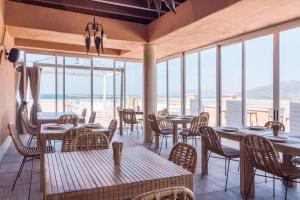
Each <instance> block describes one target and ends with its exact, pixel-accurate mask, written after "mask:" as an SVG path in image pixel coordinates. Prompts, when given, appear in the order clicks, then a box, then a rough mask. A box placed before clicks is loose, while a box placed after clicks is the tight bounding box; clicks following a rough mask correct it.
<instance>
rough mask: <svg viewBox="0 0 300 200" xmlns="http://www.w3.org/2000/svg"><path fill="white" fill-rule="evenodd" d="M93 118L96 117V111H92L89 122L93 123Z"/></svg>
mask: <svg viewBox="0 0 300 200" xmlns="http://www.w3.org/2000/svg"><path fill="white" fill-rule="evenodd" d="M95 119H96V112H95V111H92V113H91V115H90V118H89V123H95Z"/></svg>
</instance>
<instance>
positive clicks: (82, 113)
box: [81, 108, 86, 118]
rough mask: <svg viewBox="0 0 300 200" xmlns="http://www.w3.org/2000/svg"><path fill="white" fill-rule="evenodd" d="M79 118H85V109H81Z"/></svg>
mask: <svg viewBox="0 0 300 200" xmlns="http://www.w3.org/2000/svg"><path fill="white" fill-rule="evenodd" d="M81 117H83V118H85V117H86V108H84V109H82V112H81Z"/></svg>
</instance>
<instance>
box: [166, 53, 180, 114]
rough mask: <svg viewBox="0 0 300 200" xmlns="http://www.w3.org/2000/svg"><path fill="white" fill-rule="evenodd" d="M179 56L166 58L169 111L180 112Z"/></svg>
mask: <svg viewBox="0 0 300 200" xmlns="http://www.w3.org/2000/svg"><path fill="white" fill-rule="evenodd" d="M181 74H182V73H181V58H175V59H172V60H168V97H169V99H168V100H169V102H168V105H169V112H170V113H172V114H181V111H182V110H181V104H182V99H181V85H182V84H181Z"/></svg>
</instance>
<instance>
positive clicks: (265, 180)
mask: <svg viewBox="0 0 300 200" xmlns="http://www.w3.org/2000/svg"><path fill="white" fill-rule="evenodd" d="M265 182H268V181H267V172H265Z"/></svg>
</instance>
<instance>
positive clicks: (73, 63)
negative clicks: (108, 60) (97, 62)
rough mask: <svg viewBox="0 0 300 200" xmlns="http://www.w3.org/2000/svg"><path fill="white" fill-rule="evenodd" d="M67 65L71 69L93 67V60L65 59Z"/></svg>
mask: <svg viewBox="0 0 300 200" xmlns="http://www.w3.org/2000/svg"><path fill="white" fill-rule="evenodd" d="M65 64H66V66H69V67H91V59H89V58H80V57H65Z"/></svg>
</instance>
